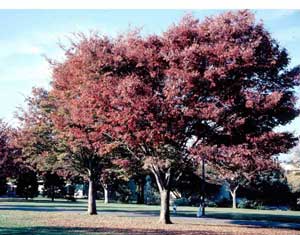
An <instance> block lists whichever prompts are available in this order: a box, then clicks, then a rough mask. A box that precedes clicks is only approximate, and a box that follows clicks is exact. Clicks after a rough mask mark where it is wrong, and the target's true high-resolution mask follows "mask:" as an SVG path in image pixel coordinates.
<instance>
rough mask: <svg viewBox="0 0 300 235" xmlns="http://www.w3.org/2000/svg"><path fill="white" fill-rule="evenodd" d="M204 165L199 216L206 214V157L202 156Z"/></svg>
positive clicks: (202, 164)
mask: <svg viewBox="0 0 300 235" xmlns="http://www.w3.org/2000/svg"><path fill="white" fill-rule="evenodd" d="M201 166H202V182H201V193H202V195H201V200H200V206H199V209H198V213H197V217H202V216H205V159H204V157H202V161H201Z"/></svg>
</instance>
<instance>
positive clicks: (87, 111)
mask: <svg viewBox="0 0 300 235" xmlns="http://www.w3.org/2000/svg"><path fill="white" fill-rule="evenodd" d="M78 37H79V41H78V42H76V41H73V42H72V48H70V49H68V50H65V55H66V60H65V61H64V62H62V63H59V62H54V61H51V64H52V66H53V88H52V90H51V91H50V94H51V96H52V97H53V100H54V102H53V104H54V105H55V107H56V110H55V112H53V114H52V120H53V122H54V124H55V126H56V128H57V129H58V130H59V131H60V135H61V136H63V138H64V139H65V140H66V144H67V146H68V148H69V149H70V151H71V152H72V154H70V155H69V156H68V159H69V162H70V165H71V166H72V167H73V168H75V170H77V171H78V172H79V173H80V174H81V175H83V176H85V177H86V178H87V179H88V181H89V192H88V213H89V214H90V215H93V214H97V210H96V192H95V187H96V183H99V180H100V176H101V175H102V173H103V170H104V168H105V166H106V165H107V162H108V161H109V158H110V156H111V154H110V153H111V151H112V150H113V149H114V148H115V147H117V146H119V143H115V142H114V140H113V139H112V137H111V135H110V132H111V131H110V130H111V128H112V125H111V122H110V120H111V119H112V118H113V117H112V116H111V115H112V113H111V107H110V106H111V104H110V102H109V98H108V96H110V95H111V89H113V84H111V83H110V82H109V81H107V80H105V79H104V77H105V76H104V75H103V74H102V73H105V70H107V69H108V68H106V67H107V66H109V63H110V60H111V57H112V56H113V55H112V54H111V52H110V50H111V48H112V47H113V45H112V42H110V40H109V39H108V38H100V37H98V36H97V35H92V36H91V37H90V38H86V37H85V36H84V35H82V34H78ZM102 70H103V71H102Z"/></svg>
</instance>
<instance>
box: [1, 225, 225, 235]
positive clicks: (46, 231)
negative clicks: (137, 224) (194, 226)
mask: <svg viewBox="0 0 300 235" xmlns="http://www.w3.org/2000/svg"><path fill="white" fill-rule="evenodd" d="M0 234H1V235H21V234H22V235H29V234H30V235H37V234H39V235H70V234H90V235H92V234H98V235H124V234H131V235H145V234H149V235H161V234H163V235H164V234H165V235H167V234H168V235H182V234H186V235H218V234H220V233H217V232H213V231H208V230H194V231H176V230H172V229H119V228H105V227H104V228H81V227H73V228H71V227H30V228H26V227H2V228H1V227H0ZM222 234H224V235H225V234H228V235H230V234H231V233H222Z"/></svg>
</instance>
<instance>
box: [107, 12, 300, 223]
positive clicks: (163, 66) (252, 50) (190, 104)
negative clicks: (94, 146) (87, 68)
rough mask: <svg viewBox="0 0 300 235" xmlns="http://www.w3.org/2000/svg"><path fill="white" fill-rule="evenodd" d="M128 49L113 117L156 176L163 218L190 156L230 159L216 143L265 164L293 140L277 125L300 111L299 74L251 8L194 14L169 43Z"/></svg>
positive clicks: (130, 44)
mask: <svg viewBox="0 0 300 235" xmlns="http://www.w3.org/2000/svg"><path fill="white" fill-rule="evenodd" d="M124 44H126V45H127V47H126V49H124V50H125V51H126V52H125V53H126V54H127V57H126V59H122V60H121V61H122V62H123V64H126V63H127V65H126V66H125V65H124V67H126V72H123V73H121V74H119V75H118V76H115V77H116V80H117V82H116V83H117V84H116V85H115V86H116V88H115V89H114V91H116V94H115V95H114V97H117V98H114V99H113V101H112V104H115V110H116V112H115V115H114V118H115V120H116V122H118V123H119V124H120V127H119V129H118V133H119V134H120V133H123V135H122V137H121V138H122V139H123V140H124V141H126V143H127V144H128V145H129V146H132V147H134V148H137V149H139V151H138V156H142V157H143V158H144V159H145V161H144V163H145V165H146V166H148V167H149V169H150V170H151V171H152V172H153V174H154V175H155V177H156V180H157V184H158V187H159V190H160V193H161V202H162V203H161V217H160V221H161V222H163V223H170V219H169V211H168V207H169V192H170V187H171V182H172V178H174V177H177V176H178V174H179V172H180V169H181V168H182V164H184V163H185V162H187V160H186V157H187V156H191V155H195V156H197V157H198V158H208V159H209V158H210V157H211V158H214V157H215V158H217V159H218V157H219V159H220V160H222V155H212V154H213V151H212V150H213V149H214V148H215V147H216V148H217V149H218V151H221V150H222V149H223V150H224V151H227V152H230V151H237V152H242V151H252V152H253V153H255V155H253V157H254V158H255V157H258V156H260V154H263V155H262V156H261V158H260V159H261V161H263V162H264V161H266V162H267V160H268V159H269V158H270V155H273V154H278V153H280V152H284V151H286V149H288V148H290V147H291V146H293V144H294V143H295V138H294V137H293V136H292V135H291V134H289V133H276V132H274V131H273V128H274V127H275V126H277V125H284V124H286V123H288V122H289V121H291V120H292V119H293V118H294V117H296V116H297V115H298V110H297V109H296V108H295V97H294V91H293V88H294V86H296V85H298V84H299V69H298V68H295V69H292V70H289V69H288V68H287V66H288V63H289V58H288V55H287V52H286V51H285V49H282V48H280V47H279V45H278V44H277V42H276V41H275V40H273V39H272V38H271V36H270V35H269V33H268V32H267V31H266V30H265V29H264V28H263V25H262V24H260V23H259V24H257V23H256V22H255V19H254V16H253V15H252V14H251V13H250V12H248V11H239V12H236V13H232V12H228V13H225V14H223V15H220V16H218V17H213V18H207V19H206V20H205V21H204V22H201V23H200V22H199V21H198V20H196V19H194V18H192V17H189V16H187V17H185V18H184V19H183V20H182V21H181V22H180V23H179V24H178V25H175V26H173V27H171V28H170V29H169V30H168V31H167V32H166V33H164V34H163V36H161V37H157V36H150V37H148V38H146V39H141V38H139V37H134V36H132V37H131V38H129V39H127V41H126V43H124ZM117 58H120V57H117ZM114 71H116V70H112V72H111V73H112V75H111V76H113V74H114ZM120 77H121V78H120ZM112 80H113V79H112ZM274 140H276V141H274ZM265 146H268V148H265ZM232 160H233V161H234V159H232ZM228 164H229V163H228Z"/></svg>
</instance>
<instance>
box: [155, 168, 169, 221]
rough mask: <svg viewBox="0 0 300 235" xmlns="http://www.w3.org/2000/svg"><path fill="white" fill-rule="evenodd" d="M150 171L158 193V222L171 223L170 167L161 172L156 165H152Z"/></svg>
mask: <svg viewBox="0 0 300 235" xmlns="http://www.w3.org/2000/svg"><path fill="white" fill-rule="evenodd" d="M152 172H153V174H154V176H155V179H156V183H157V186H158V189H159V193H160V217H159V223H161V224H172V222H171V219H170V184H171V169H170V168H169V169H168V170H167V172H162V171H161V170H159V169H158V168H157V167H153V169H152Z"/></svg>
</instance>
